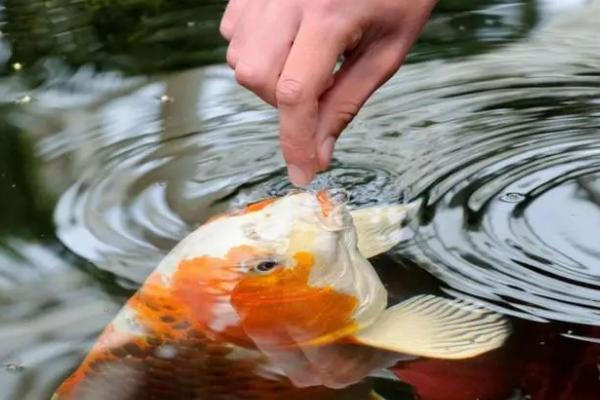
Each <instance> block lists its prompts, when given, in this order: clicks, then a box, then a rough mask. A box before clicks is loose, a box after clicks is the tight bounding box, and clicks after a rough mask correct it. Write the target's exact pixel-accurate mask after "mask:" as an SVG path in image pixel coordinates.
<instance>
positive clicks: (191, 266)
mask: <svg viewBox="0 0 600 400" xmlns="http://www.w3.org/2000/svg"><path fill="white" fill-rule="evenodd" d="M259 256H260V253H259V251H258V250H257V249H255V248H253V247H251V246H238V247H234V248H233V249H231V250H230V251H229V252H228V253H227V256H226V257H225V258H224V259H222V258H215V257H197V258H193V259H190V260H183V261H182V262H181V263H180V264H179V267H178V268H177V272H176V273H175V274H174V276H173V289H172V290H173V293H174V295H175V296H176V297H177V298H178V299H179V300H180V301H181V302H183V303H185V304H186V305H187V306H188V307H189V312H190V314H191V318H192V319H193V320H194V321H195V322H196V323H198V324H200V326H201V329H202V330H203V331H205V332H208V333H209V335H210V336H212V337H214V338H215V339H219V340H225V341H228V342H231V343H234V344H238V345H240V346H245V347H252V343H251V342H250V341H249V339H248V337H247V336H246V334H245V333H244V331H243V330H242V328H241V327H239V326H228V327H227V328H226V329H223V330H222V331H215V330H214V329H212V328H211V326H210V322H211V321H213V320H214V319H215V318H218V317H219V315H218V311H216V310H217V307H218V304H219V303H220V302H229V296H230V294H231V292H232V291H233V289H234V287H235V285H236V284H237V282H239V280H240V279H242V276H243V273H242V270H241V268H240V264H242V263H244V262H247V261H248V260H252V259H256V258H257V257H259Z"/></svg>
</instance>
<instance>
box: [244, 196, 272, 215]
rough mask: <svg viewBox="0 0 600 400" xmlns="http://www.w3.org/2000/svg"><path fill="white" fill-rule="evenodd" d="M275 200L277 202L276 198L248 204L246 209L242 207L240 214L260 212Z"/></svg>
mask: <svg viewBox="0 0 600 400" xmlns="http://www.w3.org/2000/svg"><path fill="white" fill-rule="evenodd" d="M276 200H277V198H272V199H264V200H260V201H257V202H255V203H250V204H248V205H247V206H246V207H244V209H243V211H242V214H247V213H250V212H255V211H260V210H262V209H264V208H265V207H267V206H269V205H271V204H273V203H274V202H275V201H276Z"/></svg>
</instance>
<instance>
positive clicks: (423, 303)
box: [355, 295, 510, 359]
mask: <svg viewBox="0 0 600 400" xmlns="http://www.w3.org/2000/svg"><path fill="white" fill-rule="evenodd" d="M509 335H510V326H509V323H508V320H507V319H506V318H505V317H504V316H503V315H501V314H498V313H495V312H493V311H490V310H487V309H484V308H480V307H477V306H475V305H473V304H469V303H466V302H464V301H461V300H453V299H447V298H444V297H437V296H432V295H420V296H415V297H412V298H410V299H408V300H406V301H404V302H402V303H400V304H398V305H396V306H394V307H390V308H388V309H387V310H385V311H384V312H383V313H382V315H381V316H380V317H379V319H378V320H376V321H375V322H374V323H373V325H371V326H369V327H368V328H366V329H364V330H361V331H360V332H358V334H356V335H355V339H356V340H358V342H359V343H362V344H365V345H368V346H372V347H376V348H380V349H385V350H388V351H393V352H398V353H405V354H412V355H416V356H422V357H431V358H441V359H462V358H469V357H475V356H477V355H480V354H482V353H485V352H487V351H490V350H493V349H495V348H497V347H500V346H502V344H503V343H504V342H505V340H506V339H507V338H508V336H509Z"/></svg>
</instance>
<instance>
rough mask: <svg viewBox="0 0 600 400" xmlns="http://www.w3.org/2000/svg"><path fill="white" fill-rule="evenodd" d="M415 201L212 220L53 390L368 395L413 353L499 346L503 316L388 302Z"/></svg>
mask: <svg viewBox="0 0 600 400" xmlns="http://www.w3.org/2000/svg"><path fill="white" fill-rule="evenodd" d="M406 212H407V207H404V206H383V207H382V206H380V207H375V208H371V209H363V210H357V211H354V212H350V211H349V209H348V208H347V206H346V201H345V195H344V193H343V192H342V191H338V190H329V191H321V192H318V193H308V192H298V193H294V194H291V195H288V196H285V197H281V198H277V199H269V200H264V201H261V202H258V203H254V204H251V205H249V206H247V207H246V208H244V209H242V210H239V211H235V212H231V213H227V214H224V215H221V216H218V217H215V218H213V219H211V220H210V221H208V222H207V223H205V224H204V225H202V226H201V227H200V228H198V229H197V230H195V231H194V232H192V233H191V234H190V235H189V236H188V237H186V238H185V239H184V240H182V241H181V242H180V243H179V244H178V245H177V246H176V247H175V248H174V249H173V250H172V251H171V252H170V253H169V254H168V255H167V256H166V257H165V258H164V259H163V261H162V262H161V263H160V264H159V266H158V267H157V268H156V269H155V270H154V271H153V272H152V273H151V274H150V276H149V277H148V278H147V280H146V282H145V283H144V285H143V286H142V287H141V288H140V290H139V291H138V292H137V293H136V294H135V295H134V296H133V297H132V298H131V299H129V301H128V302H127V304H126V305H125V306H124V307H123V309H122V310H121V311H120V312H119V314H118V315H117V316H116V317H115V319H114V320H113V321H112V322H111V324H109V326H107V328H106V329H105V331H104V332H103V333H102V334H101V336H100V337H99V339H98V341H97V342H96V344H95V345H94V347H93V348H92V349H91V351H90V353H89V354H88V356H87V357H86V358H85V360H84V361H83V363H82V364H81V366H80V367H79V368H78V369H77V370H76V371H75V372H74V373H73V374H72V375H71V376H70V377H69V378H68V379H67V380H66V381H65V382H64V383H63V384H62V385H61V386H60V387H59V388H58V390H57V392H56V394H55V396H54V398H53V399H54V400H70V399H78V400H79V399H81V400H87V399H91V400H95V399H106V398H110V399H116V400H119V399H123V400H129V399H165V400H166V399H170V400H171V399H174V400H176V399H192V400H193V399H211V400H212V399H214V400H219V399H256V400H269V399H281V398H286V399H296V398H298V399H301V398H302V399H304V398H308V397H309V396H310V397H311V398H314V399H319V398H324V399H325V398H327V399H345V398H348V399H350V398H352V399H368V398H370V396H371V394H370V390H369V388H368V387H367V386H365V384H364V383H361V380H362V379H363V378H364V377H366V376H368V375H369V374H370V373H372V372H373V371H375V370H377V369H380V368H385V367H389V366H391V365H393V364H394V363H395V362H396V361H397V360H398V359H400V358H401V357H403V355H404V354H414V355H417V356H421V355H423V356H430V357H440V358H465V357H471V356H474V355H477V354H480V353H482V352H485V351H487V350H489V349H492V348H496V347H498V346H499V345H501V344H502V342H503V340H504V339H505V337H506V335H507V334H508V331H507V326H506V323H505V321H504V320H503V319H502V317H501V316H499V315H497V314H494V313H491V312H488V311H485V310H481V309H476V308H473V307H470V308H468V309H467V308H465V307H462V305H461V304H458V303H457V302H455V301H451V300H448V299H442V298H436V297H433V296H419V297H417V298H413V299H409V301H408V302H405V303H401V304H400V305H398V306H394V307H388V306H387V292H386V290H385V287H384V286H383V284H382V283H381V281H380V279H379V277H378V276H377V273H376V272H375V270H374V269H373V267H372V266H371V264H370V263H369V261H368V260H367V257H371V256H373V255H376V254H378V253H380V252H383V251H386V250H388V249H389V248H391V247H392V246H393V245H395V244H396V243H397V242H398V241H399V240H400V239H401V237H402V224H401V222H402V220H403V219H405V217H406ZM481 321H483V325H482V322H481ZM445 324H450V328H452V329H450V331H451V332H452V333H451V334H444V332H443V329H444V326H445ZM480 327H482V329H483V330H481V331H480V330H479V328H480ZM475 335H477V340H472V341H471V342H469V343H466V342H465V340H466V341H469V338H470V337H475Z"/></svg>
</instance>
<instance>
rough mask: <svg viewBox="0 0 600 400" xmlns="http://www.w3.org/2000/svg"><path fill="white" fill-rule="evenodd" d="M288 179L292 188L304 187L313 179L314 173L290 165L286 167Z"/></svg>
mask: <svg viewBox="0 0 600 400" xmlns="http://www.w3.org/2000/svg"><path fill="white" fill-rule="evenodd" d="M287 170H288V177H289V179H290V182H292V184H293V185H294V186H306V185H308V184H309V183H310V181H311V180H312V178H313V177H314V172H312V171H307V170H306V169H303V168H300V167H299V166H298V165H294V164H290V165H288V167H287Z"/></svg>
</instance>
